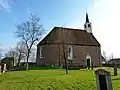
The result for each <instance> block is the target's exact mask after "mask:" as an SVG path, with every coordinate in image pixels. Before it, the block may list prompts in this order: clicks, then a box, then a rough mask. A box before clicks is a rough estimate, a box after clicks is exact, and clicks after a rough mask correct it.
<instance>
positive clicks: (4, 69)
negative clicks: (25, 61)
mask: <svg viewBox="0 0 120 90" xmlns="http://www.w3.org/2000/svg"><path fill="white" fill-rule="evenodd" d="M5 71H6V64H4V65H3V73H5Z"/></svg>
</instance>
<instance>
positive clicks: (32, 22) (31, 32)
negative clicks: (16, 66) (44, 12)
mask: <svg viewBox="0 0 120 90" xmlns="http://www.w3.org/2000/svg"><path fill="white" fill-rule="evenodd" d="M39 21H40V19H39V17H38V16H36V15H35V14H31V16H30V17H29V19H28V20H27V21H24V22H22V23H21V24H19V25H17V26H16V27H17V31H16V33H15V34H16V35H17V37H18V38H20V39H21V40H23V41H24V42H25V45H26V48H27V62H26V70H28V60H29V56H30V51H31V48H32V46H33V45H34V44H35V42H36V41H38V40H39V39H40V38H41V36H42V34H43V29H42V24H40V23H39Z"/></svg>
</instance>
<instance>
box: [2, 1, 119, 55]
mask: <svg viewBox="0 0 120 90" xmlns="http://www.w3.org/2000/svg"><path fill="white" fill-rule="evenodd" d="M86 11H87V12H88V15H89V19H90V21H91V23H92V32H93V35H94V36H95V37H96V38H97V40H98V41H99V42H100V44H101V51H103V50H104V51H105V52H106V56H108V57H110V56H111V55H112V54H113V57H120V47H119V46H120V42H119V38H120V35H119V33H120V30H119V26H120V25H119V22H120V0H0V47H1V48H2V52H4V53H5V52H7V51H8V50H9V48H10V47H14V46H15V45H16V43H17V42H18V39H17V37H16V36H15V34H14V32H15V31H16V27H15V26H16V25H17V24H20V23H21V22H23V21H25V20H27V19H28V17H29V15H30V13H35V14H36V15H38V16H39V17H40V23H41V24H43V27H44V29H45V30H46V34H47V33H48V32H49V31H50V30H51V29H52V28H53V27H54V26H64V27H69V28H79V29H84V23H85V14H86Z"/></svg>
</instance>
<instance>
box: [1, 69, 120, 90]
mask: <svg viewBox="0 0 120 90" xmlns="http://www.w3.org/2000/svg"><path fill="white" fill-rule="evenodd" d="M105 69H107V70H108V71H111V72H112V71H113V70H112V69H111V68H105ZM112 74H113V73H112ZM112 83H113V88H114V90H120V74H119V76H113V75H112ZM0 90H96V81H95V74H94V71H91V70H69V74H68V75H66V74H65V70H62V69H48V70H28V71H13V72H7V73H5V74H0Z"/></svg>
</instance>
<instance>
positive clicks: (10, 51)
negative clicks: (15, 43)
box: [5, 48, 17, 66]
mask: <svg viewBox="0 0 120 90" xmlns="http://www.w3.org/2000/svg"><path fill="white" fill-rule="evenodd" d="M5 57H13V58H14V60H13V66H14V65H15V63H16V61H17V52H16V51H15V49H14V48H10V50H9V51H8V52H7V53H6V54H5Z"/></svg>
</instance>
